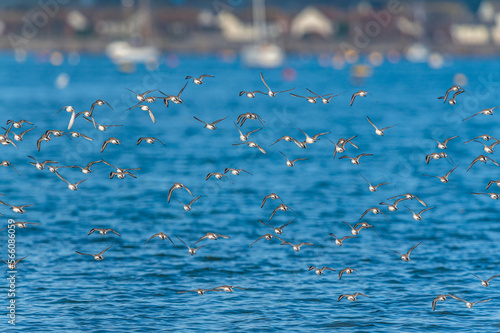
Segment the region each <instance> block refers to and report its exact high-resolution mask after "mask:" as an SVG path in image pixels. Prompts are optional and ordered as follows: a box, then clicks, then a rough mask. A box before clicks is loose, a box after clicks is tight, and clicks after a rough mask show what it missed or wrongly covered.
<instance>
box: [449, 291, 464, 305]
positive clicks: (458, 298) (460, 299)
mask: <svg viewBox="0 0 500 333" xmlns="http://www.w3.org/2000/svg"><path fill="white" fill-rule="evenodd" d="M449 295H450V296H451V297H453V298H454V299H456V300H459V301H462V302H465V303H467V301H466V300H464V299H462V298H460V297H457V296H455V295H453V294H452V293H449Z"/></svg>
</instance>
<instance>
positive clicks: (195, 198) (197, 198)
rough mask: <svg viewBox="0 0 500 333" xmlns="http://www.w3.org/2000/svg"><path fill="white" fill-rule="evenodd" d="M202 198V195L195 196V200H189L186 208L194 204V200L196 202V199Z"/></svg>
mask: <svg viewBox="0 0 500 333" xmlns="http://www.w3.org/2000/svg"><path fill="white" fill-rule="evenodd" d="M202 196H203V195H199V196H197V197H196V198H194V199H193V200H191V202H190V203H189V205H188V206H191V204H192V203H193V202H195V201H196V200H198V199H199V198H201V197H202Z"/></svg>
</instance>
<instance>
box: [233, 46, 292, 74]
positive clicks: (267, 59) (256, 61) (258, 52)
mask: <svg viewBox="0 0 500 333" xmlns="http://www.w3.org/2000/svg"><path fill="white" fill-rule="evenodd" d="M241 57H242V60H243V63H244V64H245V65H246V66H248V67H263V68H273V67H278V66H281V64H282V63H283V61H284V60H285V53H284V52H283V50H282V49H281V47H279V46H278V45H276V44H264V43H263V44H255V45H248V46H245V47H244V48H243V49H242V51H241Z"/></svg>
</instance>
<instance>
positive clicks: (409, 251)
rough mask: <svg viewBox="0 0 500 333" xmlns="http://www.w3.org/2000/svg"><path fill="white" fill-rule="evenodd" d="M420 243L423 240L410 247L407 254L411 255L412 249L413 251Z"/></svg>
mask: <svg viewBox="0 0 500 333" xmlns="http://www.w3.org/2000/svg"><path fill="white" fill-rule="evenodd" d="M420 243H422V241H420V242H418V244H417V245H415V246H413V247H412V248H411V249H409V250H408V253H407V254H406V255H408V256H409V255H410V253H411V251H413V249H415V248H416V247H417V246H419V245H420Z"/></svg>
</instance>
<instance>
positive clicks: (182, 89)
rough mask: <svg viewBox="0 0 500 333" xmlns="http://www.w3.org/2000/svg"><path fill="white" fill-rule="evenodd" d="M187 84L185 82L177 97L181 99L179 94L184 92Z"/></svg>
mask: <svg viewBox="0 0 500 333" xmlns="http://www.w3.org/2000/svg"><path fill="white" fill-rule="evenodd" d="M187 84H188V83H187V82H186V84H185V85H184V87H182V89H181V91H179V93H178V94H177V97H181V94H182V92H183V91H184V89H185V88H186V86H187Z"/></svg>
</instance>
